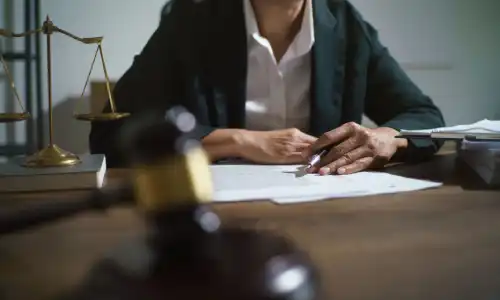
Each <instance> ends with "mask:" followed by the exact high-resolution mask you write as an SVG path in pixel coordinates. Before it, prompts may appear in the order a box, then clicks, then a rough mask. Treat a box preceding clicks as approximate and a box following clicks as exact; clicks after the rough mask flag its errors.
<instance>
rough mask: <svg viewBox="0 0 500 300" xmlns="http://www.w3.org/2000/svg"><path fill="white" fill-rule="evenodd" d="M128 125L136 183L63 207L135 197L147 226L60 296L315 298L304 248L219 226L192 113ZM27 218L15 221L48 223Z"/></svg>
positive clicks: (127, 146)
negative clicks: (77, 284)
mask: <svg viewBox="0 0 500 300" xmlns="http://www.w3.org/2000/svg"><path fill="white" fill-rule="evenodd" d="M130 121H131V122H130V123H129V124H128V126H127V127H125V128H124V130H123V132H122V136H121V139H120V140H121V141H122V143H123V144H122V145H121V146H122V148H123V150H124V152H125V153H126V154H127V156H128V157H129V159H130V161H131V164H132V165H133V166H134V172H135V173H134V175H135V176H134V177H133V178H134V182H132V183H131V184H129V185H126V186H124V187H123V188H119V189H118V190H116V191H106V190H103V191H100V192H98V193H97V194H96V195H94V197H92V201H89V200H88V199H87V202H86V203H87V204H89V203H90V204H92V205H90V204H89V205H80V206H78V207H76V208H75V207H72V208H73V209H72V210H69V209H67V208H68V207H66V208H65V209H66V210H67V212H68V213H71V214H74V213H76V212H77V211H79V209H80V210H81V211H84V210H86V209H92V208H106V207H108V206H112V205H116V204H124V203H125V204H126V203H134V205H136V206H137V208H138V211H140V212H141V213H142V214H143V216H144V219H145V221H146V222H147V223H148V225H149V231H148V232H147V234H146V235H145V236H141V237H138V238H137V239H136V240H132V241H128V242H127V243H125V244H124V245H122V246H121V247H119V248H117V249H116V250H115V251H112V252H111V253H110V255H109V256H106V257H104V258H103V259H102V260H101V261H100V262H98V263H97V264H96V265H94V267H93V268H92V270H91V271H90V273H89V274H88V277H87V278H86V280H85V281H84V282H83V283H82V285H81V286H79V287H78V288H77V290H75V291H72V292H71V293H69V294H68V295H67V296H64V297H63V299H66V298H67V299H107V300H114V299H148V300H154V299H176V300H177V299H186V300H191V299H193V300H194V299H218V300H225V299H231V300H236V299H237V300H274V299H283V300H288V299H290V300H292V299H293V300H313V299H319V297H320V296H319V292H318V291H319V288H320V287H319V278H318V276H317V273H316V270H315V268H314V267H313V265H312V263H311V261H310V259H309V258H308V256H307V255H306V253H303V252H301V251H300V250H299V249H297V248H296V247H295V245H294V244H293V243H292V242H291V241H289V240H287V239H285V238H283V237H280V236H276V235H274V234H271V233H264V232H258V231H253V230H245V229H241V228H238V224H231V225H233V226H232V227H229V226H228V225H226V226H224V225H223V224H222V222H221V220H220V219H219V217H218V215H217V214H215V213H214V212H213V211H212V210H211V209H210V207H209V203H210V201H211V197H212V179H211V174H210V165H209V161H208V159H207V157H206V155H205V152H204V151H203V149H202V148H201V145H200V144H199V142H198V141H196V140H195V139H193V138H192V136H195V135H194V133H195V131H196V130H197V126H196V120H195V118H194V117H193V115H191V114H190V113H189V112H187V111H186V110H184V109H183V108H179V107H176V108H172V109H171V110H169V111H168V112H167V113H166V115H165V119H164V120H160V121H156V120H155V119H154V118H152V117H150V116H149V115H147V114H145V115H143V116H135V117H134V118H133V120H130ZM45 214H46V215H53V216H54V218H53V219H56V217H57V218H60V217H62V216H63V215H64V214H63V213H54V211H53V210H52V211H49V212H47V211H46V212H45ZM35 216H36V214H35ZM17 217H22V215H18V216H17ZM38 217H40V215H38ZM32 219H36V218H34V217H33V216H32V218H28V219H26V218H24V219H23V220H22V221H23V222H20V223H17V225H16V226H18V228H19V229H26V228H28V227H29V226H35V225H38V224H41V223H42V222H47V221H50V220H51V219H50V218H45V219H44V218H39V219H38V221H39V222H30V221H32ZM10 221H11V222H10V223H8V224H7V225H9V224H10V225H12V224H14V222H12V221H15V218H14V219H13V218H11V219H10ZM4 224H5V222H4ZM21 225H22V226H21ZM10 228H11V231H10V232H12V231H15V229H16V228H15V226H14V227H13V226H10ZM54 263H57V262H54Z"/></svg>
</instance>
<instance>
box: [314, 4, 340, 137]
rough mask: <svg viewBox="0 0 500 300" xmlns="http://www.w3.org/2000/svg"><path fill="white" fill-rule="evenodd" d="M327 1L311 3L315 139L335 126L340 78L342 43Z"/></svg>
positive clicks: (336, 123) (338, 113) (337, 113)
mask: <svg viewBox="0 0 500 300" xmlns="http://www.w3.org/2000/svg"><path fill="white" fill-rule="evenodd" d="M327 1H328V0H313V3H314V26H315V29H314V30H315V45H314V49H313V59H312V61H313V64H312V81H311V83H312V84H311V122H310V132H311V134H313V135H315V136H320V135H321V134H323V133H325V132H327V131H329V130H332V129H334V128H335V127H336V126H338V125H339V122H340V117H341V110H342V107H341V105H342V82H343V77H344V75H343V74H344V57H345V55H344V53H342V51H343V49H344V48H345V47H344V46H343V44H344V39H343V37H342V36H341V34H339V26H338V25H337V22H338V21H337V18H336V17H335V16H334V15H333V13H332V8H331V7H329V5H328V3H327Z"/></svg>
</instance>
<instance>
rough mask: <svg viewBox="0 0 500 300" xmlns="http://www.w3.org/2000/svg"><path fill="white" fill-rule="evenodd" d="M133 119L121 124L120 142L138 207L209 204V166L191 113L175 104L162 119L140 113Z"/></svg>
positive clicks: (161, 208) (151, 209)
mask: <svg viewBox="0 0 500 300" xmlns="http://www.w3.org/2000/svg"><path fill="white" fill-rule="evenodd" d="M134 121H135V122H132V123H130V124H128V126H127V127H125V128H124V131H123V134H122V141H123V148H124V150H125V154H126V156H128V157H129V160H130V163H131V165H132V166H133V169H134V171H135V177H134V180H135V181H134V183H135V190H136V194H137V195H136V196H137V197H136V198H137V201H138V205H139V206H140V208H141V209H143V210H144V211H146V212H148V213H149V212H153V213H154V212H157V211H164V210H167V209H170V208H177V207H178V206H179V205H197V204H200V203H206V202H209V201H210V200H211V199H212V192H213V190H212V179H211V175H210V168H209V165H210V164H209V161H208V158H207V155H206V153H205V152H204V151H203V149H202V147H201V145H200V143H199V141H198V140H197V139H196V137H195V136H196V131H197V124H196V119H195V117H194V116H193V115H192V114H191V113H189V112H188V111H187V110H185V109H184V108H182V107H174V108H172V109H170V110H168V111H167V112H166V114H165V115H164V118H163V119H160V120H159V119H158V118H156V117H154V115H148V114H144V115H141V116H138V117H137V119H136V120H134Z"/></svg>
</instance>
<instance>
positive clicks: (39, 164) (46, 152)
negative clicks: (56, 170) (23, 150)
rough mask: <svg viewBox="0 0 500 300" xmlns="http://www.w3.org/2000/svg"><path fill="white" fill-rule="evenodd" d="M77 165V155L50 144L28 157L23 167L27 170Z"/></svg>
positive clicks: (78, 159)
mask: <svg viewBox="0 0 500 300" xmlns="http://www.w3.org/2000/svg"><path fill="white" fill-rule="evenodd" d="M79 163H81V160H80V158H79V157H78V156H77V155H75V154H73V153H70V152H68V151H65V150H63V149H61V148H60V147H59V146H57V145H54V144H52V145H49V146H48V147H47V148H44V149H42V150H40V151H39V152H37V153H35V154H33V155H31V156H28V157H27V158H26V160H25V161H24V163H23V166H25V167H28V168H47V167H69V166H73V165H76V164H79Z"/></svg>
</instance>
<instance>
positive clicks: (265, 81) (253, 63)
mask: <svg viewBox="0 0 500 300" xmlns="http://www.w3.org/2000/svg"><path fill="white" fill-rule="evenodd" d="M306 2H307V4H306V7H305V12H304V18H303V21H302V26H301V29H300V31H299V33H298V34H297V36H296V37H295V39H294V41H293V42H292V44H291V45H290V47H289V48H288V50H287V52H286V53H285V55H284V56H283V58H282V59H281V60H280V62H279V63H278V62H277V61H276V59H275V57H274V55H273V50H272V48H271V45H270V43H269V41H268V40H267V39H266V38H264V37H263V36H261V35H260V33H259V27H258V25H257V20H256V18H255V13H254V10H253V7H252V4H251V3H250V0H244V9H245V21H246V29H247V33H248V73H247V95H246V96H247V99H246V128H247V129H249V130H276V129H286V128H298V129H300V130H303V131H307V130H308V127H309V118H310V115H309V114H310V106H309V101H310V84H311V49H312V47H313V44H314V22H313V7H312V1H311V0H306Z"/></svg>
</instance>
